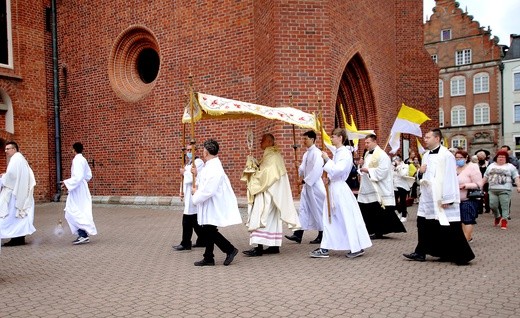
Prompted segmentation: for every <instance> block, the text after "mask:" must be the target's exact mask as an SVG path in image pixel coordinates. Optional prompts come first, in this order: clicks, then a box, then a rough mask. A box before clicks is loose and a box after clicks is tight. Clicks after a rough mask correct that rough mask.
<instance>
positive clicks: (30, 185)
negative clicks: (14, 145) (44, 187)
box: [0, 152, 36, 238]
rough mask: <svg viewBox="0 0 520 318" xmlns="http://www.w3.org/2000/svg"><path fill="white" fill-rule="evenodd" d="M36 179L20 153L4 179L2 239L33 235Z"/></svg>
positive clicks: (0, 201) (0, 215) (0, 180)
mask: <svg viewBox="0 0 520 318" xmlns="http://www.w3.org/2000/svg"><path fill="white" fill-rule="evenodd" d="M35 185H36V180H35V179H34V173H33V171H32V169H31V167H29V164H28V163H27V160H25V158H24V156H23V155H22V154H21V153H19V152H16V153H15V154H13V156H12V157H11V159H10V160H9V164H8V165H7V170H6V172H5V174H3V175H2V177H1V178H0V187H1V189H2V190H1V191H0V238H13V237H19V236H25V235H30V234H32V233H34V231H36V229H35V228H34V225H33V222H34V196H33V191H34V186H35Z"/></svg>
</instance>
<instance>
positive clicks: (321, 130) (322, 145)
mask: <svg viewBox="0 0 520 318" xmlns="http://www.w3.org/2000/svg"><path fill="white" fill-rule="evenodd" d="M316 96H318V123H319V125H320V136H321V149H322V151H325V141H324V140H323V117H322V113H321V111H322V110H321V98H320V94H319V92H316ZM322 178H324V179H325V193H326V195H327V216H328V217H329V224H330V223H332V217H331V214H330V197H329V181H328V176H327V172H326V171H325V170H323V174H322Z"/></svg>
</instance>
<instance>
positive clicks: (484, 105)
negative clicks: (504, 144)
mask: <svg viewBox="0 0 520 318" xmlns="http://www.w3.org/2000/svg"><path fill="white" fill-rule="evenodd" d="M424 46H425V48H426V50H427V51H428V53H430V55H431V57H432V60H433V61H434V62H435V63H436V64H437V66H438V67H439V124H440V127H441V128H442V131H443V133H444V135H445V137H446V139H447V140H448V145H447V146H448V147H455V148H457V147H460V148H463V149H465V150H467V151H468V152H469V153H470V154H474V153H475V151H477V150H479V149H485V150H487V151H489V152H490V153H492V154H493V153H495V151H496V149H497V147H499V146H500V143H501V135H502V133H501V129H502V128H501V124H500V123H501V119H502V113H501V87H502V86H501V85H502V83H501V66H500V65H501V57H502V56H501V46H500V45H498V38H496V37H495V38H491V30H490V28H489V27H487V28H485V27H481V26H480V24H479V23H478V22H477V21H474V20H473V17H472V16H471V15H469V14H468V12H465V11H463V10H462V9H461V8H459V4H458V2H456V1H454V0H437V1H436V3H435V7H434V8H433V14H432V15H431V16H430V17H429V19H428V20H427V21H426V23H425V26H424Z"/></svg>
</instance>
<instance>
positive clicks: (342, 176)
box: [320, 146, 372, 252]
mask: <svg viewBox="0 0 520 318" xmlns="http://www.w3.org/2000/svg"><path fill="white" fill-rule="evenodd" d="M333 154H334V157H333V159H332V160H329V161H327V163H326V164H325V166H324V167H323V169H324V170H325V171H326V172H327V174H328V178H329V179H330V184H329V196H330V203H331V209H330V212H331V221H330V222H329V217H328V207H327V200H325V204H324V208H323V238H322V240H321V245H320V247H321V248H325V249H332V250H348V251H351V252H358V251H359V250H361V249H365V248H368V247H370V246H372V242H371V241H370V236H369V235H368V232H367V229H366V227H365V222H364V221H363V216H362V215H361V210H360V209H359V205H358V204H357V201H356V197H355V196H354V194H353V193H352V190H350V188H349V186H348V185H347V183H346V182H345V181H346V180H347V178H348V175H349V173H350V170H351V169H352V154H351V153H350V152H349V151H348V150H347V148H346V147H345V146H342V147H339V148H338V149H336V150H335V151H333Z"/></svg>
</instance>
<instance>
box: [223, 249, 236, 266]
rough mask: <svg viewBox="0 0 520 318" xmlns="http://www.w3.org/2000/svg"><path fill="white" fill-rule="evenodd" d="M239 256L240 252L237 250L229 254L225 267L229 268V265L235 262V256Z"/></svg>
mask: <svg viewBox="0 0 520 318" xmlns="http://www.w3.org/2000/svg"><path fill="white" fill-rule="evenodd" d="M237 254H238V250H237V249H236V248H235V249H233V252H231V253H229V254H227V255H226V259H225V260H224V265H225V266H228V265H229V264H231V262H232V261H233V259H234V258H235V256H237Z"/></svg>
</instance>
